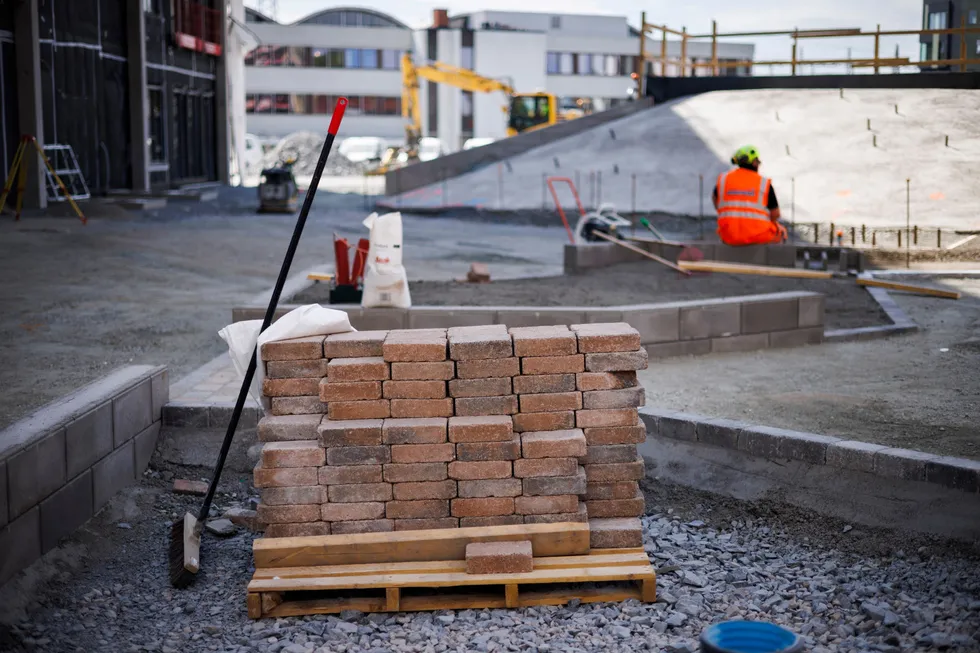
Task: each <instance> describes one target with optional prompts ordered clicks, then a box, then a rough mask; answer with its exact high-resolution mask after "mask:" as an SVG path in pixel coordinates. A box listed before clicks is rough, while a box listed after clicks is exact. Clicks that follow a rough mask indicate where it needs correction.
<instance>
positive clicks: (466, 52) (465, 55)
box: [459, 46, 473, 70]
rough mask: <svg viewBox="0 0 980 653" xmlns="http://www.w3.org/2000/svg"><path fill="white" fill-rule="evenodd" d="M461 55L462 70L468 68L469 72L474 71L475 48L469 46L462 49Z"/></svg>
mask: <svg viewBox="0 0 980 653" xmlns="http://www.w3.org/2000/svg"><path fill="white" fill-rule="evenodd" d="M459 55H460V66H459V67H460V68H466V69H467V70H473V48H471V47H469V46H467V47H465V48H462V49H461V50H460V52H459Z"/></svg>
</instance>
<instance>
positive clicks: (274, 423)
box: [258, 415, 380, 442]
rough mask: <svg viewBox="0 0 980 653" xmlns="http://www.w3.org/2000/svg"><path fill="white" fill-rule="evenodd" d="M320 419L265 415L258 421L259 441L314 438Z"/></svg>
mask: <svg viewBox="0 0 980 653" xmlns="http://www.w3.org/2000/svg"><path fill="white" fill-rule="evenodd" d="M322 421H323V416H322V415H267V416H266V417H263V418H262V419H261V420H259V423H258V437H259V441H260V442H281V441H286V440H316V439H317V434H318V433H319V427H320V422H322ZM378 428H380V424H378Z"/></svg>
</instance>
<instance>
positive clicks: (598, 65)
mask: <svg viewBox="0 0 980 653" xmlns="http://www.w3.org/2000/svg"><path fill="white" fill-rule="evenodd" d="M605 64H606V57H605V55H601V54H594V55H592V74H593V75H601V74H603V68H604V67H605Z"/></svg>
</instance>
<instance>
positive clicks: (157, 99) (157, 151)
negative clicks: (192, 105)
mask: <svg viewBox="0 0 980 653" xmlns="http://www.w3.org/2000/svg"><path fill="white" fill-rule="evenodd" d="M147 91H148V93H149V101H150V161H151V162H153V163H165V162H166V161H167V149H166V137H165V135H164V131H163V125H164V119H163V89H162V88H148V89H147ZM246 106H247V105H246ZM246 110H247V109H246Z"/></svg>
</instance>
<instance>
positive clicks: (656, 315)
mask: <svg viewBox="0 0 980 653" xmlns="http://www.w3.org/2000/svg"><path fill="white" fill-rule="evenodd" d="M623 321H624V322H628V323H629V324H630V325H631V326H633V328H635V329H636V330H637V331H639V332H640V342H642V343H643V344H644V345H648V344H655V343H659V342H674V341H677V340H680V309H679V308H677V307H668V308H650V309H646V308H645V309H627V310H624V311H623Z"/></svg>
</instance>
